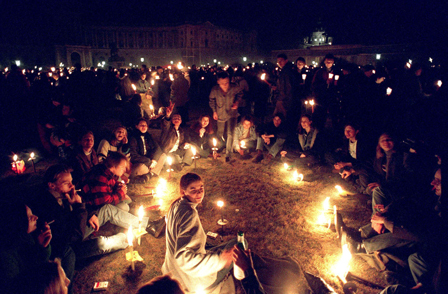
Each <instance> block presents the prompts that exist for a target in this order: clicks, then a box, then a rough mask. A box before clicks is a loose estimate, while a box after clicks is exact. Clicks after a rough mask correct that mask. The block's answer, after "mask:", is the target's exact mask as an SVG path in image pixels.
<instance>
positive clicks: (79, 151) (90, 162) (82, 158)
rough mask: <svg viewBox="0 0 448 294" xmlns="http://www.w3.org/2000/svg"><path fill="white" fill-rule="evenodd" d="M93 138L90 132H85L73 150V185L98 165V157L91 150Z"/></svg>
mask: <svg viewBox="0 0 448 294" xmlns="http://www.w3.org/2000/svg"><path fill="white" fill-rule="evenodd" d="M93 145H94V137H93V133H92V131H85V132H84V134H83V135H82V137H81V140H80V141H79V145H78V146H77V147H76V148H75V152H74V158H72V164H71V166H72V167H73V180H74V183H75V185H76V184H77V183H78V182H79V181H80V180H81V179H82V177H83V176H84V175H85V174H86V173H88V172H89V171H90V170H91V169H92V168H93V166H95V165H97V164H98V156H97V154H96V151H95V149H93Z"/></svg>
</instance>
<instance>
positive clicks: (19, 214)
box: [0, 201, 28, 248]
mask: <svg viewBox="0 0 448 294" xmlns="http://www.w3.org/2000/svg"><path fill="white" fill-rule="evenodd" d="M0 221H1V223H2V225H1V226H0V236H1V238H0V239H1V240H2V241H1V242H0V248H5V247H9V246H12V245H13V244H16V242H15V241H16V240H18V237H20V236H25V235H26V234H28V216H27V213H26V205H25V204H24V203H22V202H19V201H14V202H10V201H1V202H0Z"/></svg>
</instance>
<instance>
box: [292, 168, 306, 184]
mask: <svg viewBox="0 0 448 294" xmlns="http://www.w3.org/2000/svg"><path fill="white" fill-rule="evenodd" d="M292 177H293V179H294V180H295V181H299V182H301V181H302V180H303V174H299V172H298V171H297V170H295V171H294V173H293V174H292Z"/></svg>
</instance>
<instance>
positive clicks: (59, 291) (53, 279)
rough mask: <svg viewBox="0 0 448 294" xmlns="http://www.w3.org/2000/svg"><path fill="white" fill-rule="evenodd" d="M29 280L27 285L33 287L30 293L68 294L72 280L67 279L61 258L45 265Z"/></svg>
mask: <svg viewBox="0 0 448 294" xmlns="http://www.w3.org/2000/svg"><path fill="white" fill-rule="evenodd" d="M29 278H30V281H28V282H27V284H29V285H30V286H31V287H30V288H31V289H32V292H30V293H39V294H40V293H42V294H68V287H69V285H70V279H69V278H67V275H66V274H65V272H64V269H63V268H62V266H61V260H60V259H59V258H56V259H55V260H54V261H51V260H50V261H48V262H46V263H43V264H42V265H41V266H39V268H38V270H37V271H35V272H33V273H32V274H31V276H30V277H29Z"/></svg>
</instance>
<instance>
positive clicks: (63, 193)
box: [33, 152, 153, 277]
mask: <svg viewBox="0 0 448 294" xmlns="http://www.w3.org/2000/svg"><path fill="white" fill-rule="evenodd" d="M113 154H118V153H114V152H112V153H111V155H110V156H114V155H113ZM120 156H123V155H120ZM106 162H107V160H106ZM44 185H45V186H46V188H43V189H42V190H40V191H38V192H39V195H37V196H36V198H35V201H34V203H35V205H34V206H33V207H34V209H35V210H36V212H38V213H39V214H40V215H41V218H42V220H43V221H46V222H50V221H54V223H53V224H52V225H51V226H52V229H53V230H52V231H53V239H54V241H55V243H54V244H53V245H54V246H53V247H56V249H58V250H59V251H62V250H64V248H66V247H67V246H68V247H70V248H72V249H73V250H74V251H75V253H76V259H78V260H79V259H83V258H88V257H91V256H96V255H102V254H106V253H110V252H114V251H116V250H121V249H124V248H126V247H127V246H128V242H127V236H126V234H124V233H118V234H115V235H112V236H109V237H105V236H100V237H98V238H93V239H90V238H89V236H90V235H91V234H92V233H93V232H97V231H98V230H99V229H100V227H101V226H103V225H104V224H106V223H107V222H110V223H112V224H114V225H116V226H118V227H121V228H124V229H128V228H129V226H131V225H132V227H135V228H137V227H138V226H139V218H138V217H137V216H135V215H132V214H130V213H128V212H125V211H123V210H121V209H119V208H117V207H116V206H114V205H111V204H105V205H102V206H101V207H99V208H98V209H95V207H94V206H91V205H86V203H84V202H83V199H82V198H81V196H80V195H79V194H78V193H77V191H76V190H75V186H74V185H73V184H72V176H71V169H70V168H69V167H67V166H65V165H53V166H51V167H49V168H48V169H47V171H46V173H45V176H44ZM141 225H142V227H143V228H146V229H147V231H148V233H149V232H152V228H153V223H152V222H149V221H148V218H147V217H143V220H142V224H141ZM72 262H73V265H74V260H73V261H72ZM62 264H63V265H64V260H62ZM64 269H65V271H66V273H67V269H66V268H65V267H64ZM67 275H68V273H67ZM68 276H69V275H68ZM69 277H70V276H69Z"/></svg>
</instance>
